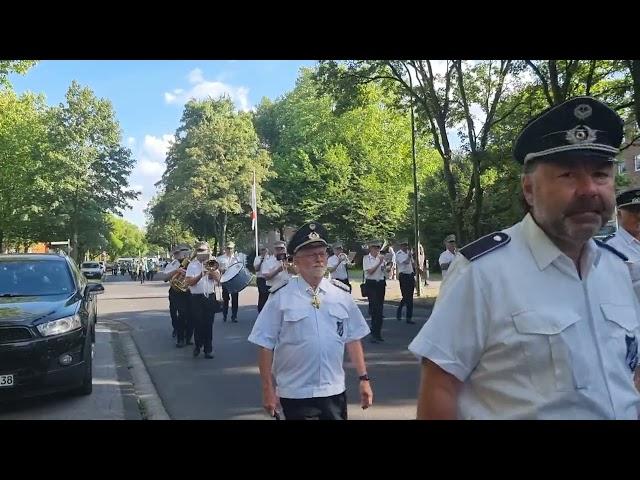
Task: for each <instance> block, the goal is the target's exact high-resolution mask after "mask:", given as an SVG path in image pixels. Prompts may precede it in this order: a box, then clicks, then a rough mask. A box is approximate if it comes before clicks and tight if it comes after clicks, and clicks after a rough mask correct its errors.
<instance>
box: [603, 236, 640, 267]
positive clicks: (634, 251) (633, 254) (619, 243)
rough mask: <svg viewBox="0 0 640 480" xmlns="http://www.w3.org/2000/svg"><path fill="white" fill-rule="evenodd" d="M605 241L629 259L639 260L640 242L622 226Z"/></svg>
mask: <svg viewBox="0 0 640 480" xmlns="http://www.w3.org/2000/svg"><path fill="white" fill-rule="evenodd" d="M607 243H608V244H609V245H611V246H612V247H613V248H615V249H616V250H618V251H619V252H620V253H624V254H625V255H626V256H627V257H629V261H631V262H634V263H639V262H640V242H639V241H638V240H637V239H636V238H634V237H633V236H632V235H631V234H630V233H629V232H627V231H626V230H625V229H624V228H622V227H620V228H619V229H618V231H617V232H616V234H615V236H614V237H613V238H612V239H611V240H608V241H607Z"/></svg>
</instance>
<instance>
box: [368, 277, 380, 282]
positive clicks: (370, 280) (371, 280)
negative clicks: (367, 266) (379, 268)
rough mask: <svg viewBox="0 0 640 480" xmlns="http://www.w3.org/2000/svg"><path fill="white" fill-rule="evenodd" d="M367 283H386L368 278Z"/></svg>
mask: <svg viewBox="0 0 640 480" xmlns="http://www.w3.org/2000/svg"><path fill="white" fill-rule="evenodd" d="M366 281H367V282H384V280H373V279H371V278H367V280H366Z"/></svg>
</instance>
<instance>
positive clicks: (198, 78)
mask: <svg viewBox="0 0 640 480" xmlns="http://www.w3.org/2000/svg"><path fill="white" fill-rule="evenodd" d="M187 78H188V79H189V83H201V82H204V77H203V76H202V70H200V69H199V68H195V69H193V70H191V71H190V72H189V76H188V77H187Z"/></svg>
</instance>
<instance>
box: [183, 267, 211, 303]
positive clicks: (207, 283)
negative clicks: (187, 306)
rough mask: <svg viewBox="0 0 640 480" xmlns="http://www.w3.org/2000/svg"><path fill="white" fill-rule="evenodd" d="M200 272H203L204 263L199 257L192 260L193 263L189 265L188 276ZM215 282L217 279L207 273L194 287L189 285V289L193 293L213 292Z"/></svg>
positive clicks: (196, 274) (194, 275)
mask: <svg viewBox="0 0 640 480" xmlns="http://www.w3.org/2000/svg"><path fill="white" fill-rule="evenodd" d="M200 272H202V263H201V262H200V261H199V260H198V259H194V260H192V261H191V263H189V266H188V267H187V275H186V276H187V277H197V276H198V275H200ZM215 283H216V281H215V280H212V279H210V278H209V276H208V275H206V274H205V275H203V276H202V278H201V279H200V280H199V281H198V283H196V284H195V285H193V286H192V287H189V290H191V294H192V295H195V294H203V293H208V294H211V293H213V290H214V287H215Z"/></svg>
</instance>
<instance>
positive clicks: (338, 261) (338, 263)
mask: <svg viewBox="0 0 640 480" xmlns="http://www.w3.org/2000/svg"><path fill="white" fill-rule="evenodd" d="M333 252H334V253H333V255H331V256H330V257H329V259H328V260H327V270H328V271H329V274H330V275H331V278H333V279H335V280H338V281H339V282H342V283H344V284H345V285H346V286H347V287H349V293H351V284H350V283H349V273H348V271H347V266H349V265H350V263H349V258H348V257H347V256H346V254H345V253H344V249H343V248H342V244H340V243H337V244H335V245H334V246H333Z"/></svg>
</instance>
